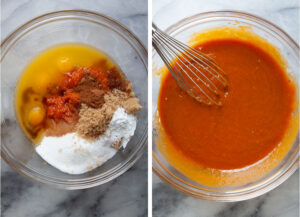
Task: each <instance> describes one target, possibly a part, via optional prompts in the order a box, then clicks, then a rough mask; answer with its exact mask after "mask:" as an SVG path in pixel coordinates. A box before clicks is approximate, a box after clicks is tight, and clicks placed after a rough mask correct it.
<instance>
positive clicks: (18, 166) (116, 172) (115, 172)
mask: <svg viewBox="0 0 300 217" xmlns="http://www.w3.org/2000/svg"><path fill="white" fill-rule="evenodd" d="M64 17H67V18H68V19H72V18H73V19H74V18H75V19H79V18H83V19H85V21H89V22H94V23H98V22H97V21H99V23H101V21H105V22H106V23H108V24H109V25H110V26H113V27H114V28H115V29H117V31H118V32H119V33H121V34H122V37H123V38H124V36H125V39H126V40H127V41H128V43H129V41H130V42H131V44H134V49H135V51H136V52H137V53H138V55H139V56H140V58H141V61H142V62H143V64H144V65H145V68H146V73H148V68H147V66H148V59H147V55H148V52H147V49H146V48H145V46H144V45H143V43H142V42H141V41H140V40H139V39H138V37H137V36H136V35H135V34H133V33H132V32H131V31H130V30H128V29H127V28H126V27H125V26H124V25H122V24H121V23H119V22H117V21H116V20H114V19H112V18H110V17H108V16H106V15H103V14H100V13H96V12H92V11H88V10H60V11H54V12H50V13H45V14H42V15H40V16H38V17H35V18H33V19H31V20H29V21H28V22H26V23H24V24H23V25H21V26H20V27H18V28H16V29H15V30H14V31H13V32H12V33H10V34H9V35H8V36H7V37H6V38H5V39H4V40H3V41H2V42H1V59H0V63H1V62H2V60H3V59H4V58H5V55H6V53H7V52H9V49H10V48H11V47H12V46H13V44H14V43H15V42H16V41H18V40H19V39H20V38H22V36H23V35H25V34H26V33H27V32H29V31H31V30H33V29H35V28H38V27H39V26H40V25H43V24H44V23H47V22H56V20H59V19H61V18H64ZM99 23H98V24H99ZM114 31H116V30H114ZM147 138H148V127H147V126H146V127H145V130H144V132H143V134H142V135H141V140H140V141H139V144H138V146H137V148H136V150H134V152H133V153H132V154H131V155H130V157H129V158H128V159H126V161H124V162H123V163H122V164H120V165H119V166H118V167H116V168H114V169H112V170H109V171H107V172H105V173H104V174H99V175H96V176H93V177H88V178H83V179H72V180H65V179H59V178H53V177H49V176H45V175H43V174H40V173H38V172H36V171H35V170H33V169H30V168H28V167H26V166H25V165H24V164H23V163H21V162H19V161H18V160H17V159H15V158H14V157H13V156H12V155H11V154H10V153H9V151H8V150H9V149H8V148H7V147H6V145H4V144H1V146H0V149H1V157H2V158H3V159H4V161H5V162H6V163H7V164H8V165H9V166H10V167H11V168H13V169H14V170H16V171H17V172H18V173H19V174H21V175H23V176H25V177H27V178H29V179H30V180H32V181H35V182H37V183H40V184H45V185H48V186H52V187H55V188H61V189H67V190H77V189H86V188H91V187H95V186H98V185H101V184H104V183H107V182H109V181H111V180H113V179H115V178H117V177H118V176H120V175H122V174H123V173H124V172H126V171H127V170H128V169H129V168H131V167H132V166H133V165H134V163H135V162H136V161H137V160H138V159H139V158H140V157H141V156H142V154H143V153H144V150H145V147H146V146H147Z"/></svg>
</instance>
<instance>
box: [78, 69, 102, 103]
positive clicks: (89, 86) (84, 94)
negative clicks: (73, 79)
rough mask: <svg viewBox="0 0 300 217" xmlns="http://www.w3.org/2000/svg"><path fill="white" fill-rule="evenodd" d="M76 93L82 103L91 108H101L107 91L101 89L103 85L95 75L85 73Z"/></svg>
mask: <svg viewBox="0 0 300 217" xmlns="http://www.w3.org/2000/svg"><path fill="white" fill-rule="evenodd" d="M74 91H75V92H77V93H79V96H80V101H81V103H83V104H86V105H87V106H89V107H92V108H100V107H101V106H102V105H103V104H104V94H105V91H104V90H102V89H101V83H100V82H99V80H98V79H97V77H96V76H95V75H93V74H90V73H84V74H83V75H82V78H81V80H80V81H79V83H78V85H77V86H76V87H74Z"/></svg>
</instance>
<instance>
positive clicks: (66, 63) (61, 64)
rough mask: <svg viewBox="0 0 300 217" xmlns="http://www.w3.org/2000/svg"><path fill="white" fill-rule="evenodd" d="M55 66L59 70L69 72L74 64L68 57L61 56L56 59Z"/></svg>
mask: <svg viewBox="0 0 300 217" xmlns="http://www.w3.org/2000/svg"><path fill="white" fill-rule="evenodd" d="M57 67H58V69H59V71H61V72H70V71H71V70H72V69H73V68H74V64H73V62H72V61H71V59H70V58H68V57H61V58H59V59H58V61H57Z"/></svg>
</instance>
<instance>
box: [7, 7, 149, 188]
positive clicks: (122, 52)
mask: <svg viewBox="0 0 300 217" xmlns="http://www.w3.org/2000/svg"><path fill="white" fill-rule="evenodd" d="M67 42H73V43H74V42H75V43H76V42H78V43H84V44H87V45H90V46H92V47H95V48H98V49H100V50H101V51H103V52H105V53H106V54H108V56H110V57H111V58H112V59H113V60H114V61H115V62H116V63H117V64H118V65H119V66H120V68H121V69H122V71H123V72H124V73H125V75H126V76H127V78H128V79H129V80H130V81H131V82H132V84H133V90H134V92H135V94H136V96H137V97H138V98H139V99H140V103H141V105H142V106H143V109H142V110H141V111H140V112H139V113H138V123H137V128H136V131H135V134H134V136H133V137H132V139H131V140H130V142H129V143H128V145H127V147H126V148H125V149H124V150H120V151H119V152H118V153H117V154H116V155H115V156H114V157H113V158H112V159H110V160H109V161H107V162H106V163H105V164H103V165H102V166H101V167H98V168H96V169H95V170H92V171H91V172H88V173H85V174H82V175H69V174H66V173H63V172H61V171H59V170H57V169H56V168H54V167H52V166H51V165H48V164H46V165H44V164H43V162H44V161H43V159H42V158H41V157H40V156H39V155H38V154H37V153H36V152H35V150H34V147H33V144H32V142H31V141H30V140H29V139H28V138H27V137H26V136H25V134H24V133H23V131H22V129H21V128H20V126H19V124H18V121H17V119H16V114H15V104H14V97H15V95H14V94H15V87H16V84H17V82H18V79H19V77H20V75H21V73H22V71H23V69H24V68H25V67H26V66H27V64H28V63H29V62H30V61H31V60H32V59H33V58H34V57H35V56H36V55H38V54H39V53H40V52H41V51H43V50H45V49H46V48H49V47H51V46H53V45H57V44H61V43H67ZM1 51H2V52H1V95H2V96H1V156H2V157H3V159H4V160H5V161H6V162H7V163H8V164H9V165H10V166H11V167H12V168H14V169H15V170H16V171H18V172H19V173H20V174H22V175H25V176H26V177H28V178H30V179H32V180H34V181H37V182H39V183H43V184H47V185H50V186H53V187H57V188H64V189H84V188H89V187H93V186H97V185H101V184H103V183H106V182H108V181H110V180H112V179H114V178H116V177H118V176H119V175H121V174H122V173H124V172H125V171H126V170H128V169H129V168H130V167H131V166H132V165H133V164H134V163H135V162H136V161H137V159H138V158H139V157H140V156H141V155H142V153H143V151H144V148H145V146H146V142H147V125H148V122H147V112H148V110H147V106H148V104H147V87H148V85H147V76H148V72H147V50H146V49H145V47H144V46H143V44H142V43H141V42H140V41H139V39H138V38H137V37H136V36H135V35H134V34H132V33H131V32H130V31H129V30H128V29H127V28H125V27H124V26H122V25H121V24H120V23H118V22H116V21H114V20H112V19H111V18H109V17H106V16H104V15H101V14H97V13H93V12H88V11H79V10H70V11H58V12H53V13H49V14H45V15H42V16H40V17H37V18H35V19H33V20H31V21H29V22H27V23H25V24H24V25H22V26H21V27H20V28H18V29H17V30H15V31H14V32H13V33H12V34H10V35H9V36H8V37H7V38H6V39H5V40H4V41H3V42H2V43H1Z"/></svg>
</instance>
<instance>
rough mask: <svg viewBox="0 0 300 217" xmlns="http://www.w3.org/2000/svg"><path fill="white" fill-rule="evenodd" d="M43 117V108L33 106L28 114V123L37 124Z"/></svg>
mask: <svg viewBox="0 0 300 217" xmlns="http://www.w3.org/2000/svg"><path fill="white" fill-rule="evenodd" d="M44 118H45V110H44V109H43V108H41V107H33V108H32V109H31V110H30V111H29V114H28V120H29V123H30V124H31V125H32V126H37V125H39V124H41V123H42V122H43V120H44Z"/></svg>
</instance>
